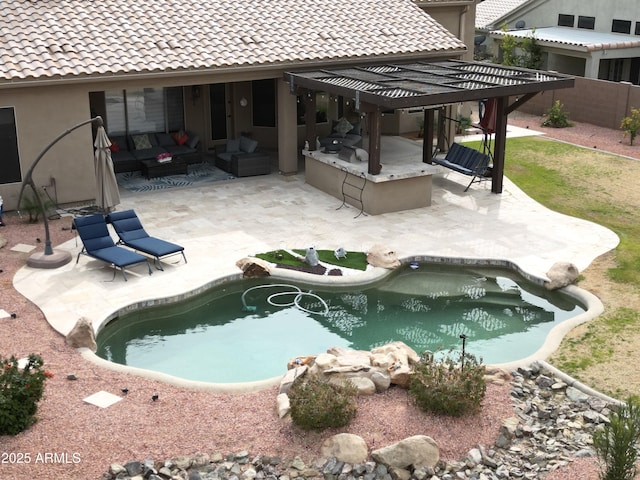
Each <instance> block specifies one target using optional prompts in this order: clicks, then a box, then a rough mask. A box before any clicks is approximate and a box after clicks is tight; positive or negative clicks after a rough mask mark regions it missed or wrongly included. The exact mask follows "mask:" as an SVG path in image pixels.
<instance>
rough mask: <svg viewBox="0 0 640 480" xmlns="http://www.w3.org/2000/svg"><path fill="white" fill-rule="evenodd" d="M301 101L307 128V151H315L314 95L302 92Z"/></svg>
mask: <svg viewBox="0 0 640 480" xmlns="http://www.w3.org/2000/svg"><path fill="white" fill-rule="evenodd" d="M302 101H303V102H304V108H305V110H304V121H305V124H306V126H307V130H306V131H307V139H306V140H307V142H309V151H311V150H315V149H316V138H317V136H318V134H317V132H316V94H315V92H314V91H312V90H306V89H305V90H303V94H302Z"/></svg>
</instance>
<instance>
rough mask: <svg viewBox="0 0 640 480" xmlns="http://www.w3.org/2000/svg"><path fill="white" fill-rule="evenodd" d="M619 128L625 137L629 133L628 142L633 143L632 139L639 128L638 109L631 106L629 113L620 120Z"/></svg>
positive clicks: (639, 114) (639, 112) (639, 111)
mask: <svg viewBox="0 0 640 480" xmlns="http://www.w3.org/2000/svg"><path fill="white" fill-rule="evenodd" d="M620 128H621V129H622V130H623V135H624V136H625V137H626V136H627V135H629V144H630V145H633V141H634V140H635V138H636V136H637V135H638V130H640V109H638V108H632V109H631V115H629V116H628V117H624V118H623V119H622V121H621V122H620Z"/></svg>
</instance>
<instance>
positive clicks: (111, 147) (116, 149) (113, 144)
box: [109, 142, 120, 152]
mask: <svg viewBox="0 0 640 480" xmlns="http://www.w3.org/2000/svg"><path fill="white" fill-rule="evenodd" d="M109 150H111V151H112V152H119V151H120V145H118V143H117V142H111V145H109Z"/></svg>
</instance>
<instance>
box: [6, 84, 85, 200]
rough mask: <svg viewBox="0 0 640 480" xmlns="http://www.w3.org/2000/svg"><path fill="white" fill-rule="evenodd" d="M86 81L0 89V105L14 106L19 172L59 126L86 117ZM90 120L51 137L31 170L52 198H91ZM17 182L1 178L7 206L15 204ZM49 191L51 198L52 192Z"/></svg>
mask: <svg viewBox="0 0 640 480" xmlns="http://www.w3.org/2000/svg"><path fill="white" fill-rule="evenodd" d="M87 87H88V86H87V85H85V86H75V85H73V86H72V85H67V86H53V87H51V86H42V87H38V88H16V89H11V90H0V106H1V107H14V109H15V116H16V133H17V139H18V152H19V156H20V168H21V171H22V177H23V178H24V176H25V174H26V173H27V171H28V170H29V168H30V167H31V165H32V164H33V163H34V161H35V160H36V158H37V157H38V155H39V154H40V153H41V152H42V151H43V149H44V148H45V147H46V146H47V145H48V144H49V143H51V142H52V141H53V140H54V139H55V138H56V137H58V136H59V135H61V134H62V133H63V132H64V131H65V130H67V129H69V128H71V127H73V126H75V125H77V124H79V123H81V122H83V121H87V120H89V119H90V118H91V112H90V109H89V95H88V93H89V92H88V88H87ZM93 163H94V160H93V145H92V135H91V126H90V125H86V126H83V127H80V128H79V129H77V130H75V131H73V132H71V133H70V134H69V135H67V136H65V137H64V138H62V139H61V140H60V141H59V142H57V143H56V144H55V145H54V146H53V147H52V148H51V149H50V150H49V151H48V152H47V153H46V154H45V155H44V156H43V157H42V159H41V161H40V162H39V163H38V166H37V167H36V168H35V169H34V171H33V180H34V183H35V185H36V187H40V186H44V185H51V181H50V179H51V178H53V179H54V183H55V186H52V187H51V188H48V189H47V191H48V192H49V193H50V194H51V195H52V197H53V196H55V197H57V201H58V203H69V202H77V201H84V200H92V199H94V198H95V190H96V186H95V170H94V164H93ZM20 188H21V183H12V184H3V185H2V197H3V200H4V206H5V209H7V210H14V209H17V206H18V196H19V194H20ZM55 197H54V200H56V198H55Z"/></svg>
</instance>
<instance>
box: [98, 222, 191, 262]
mask: <svg viewBox="0 0 640 480" xmlns="http://www.w3.org/2000/svg"><path fill="white" fill-rule="evenodd" d="M106 221H107V222H108V223H111V225H113V228H114V230H115V231H116V234H118V237H119V238H120V240H119V241H118V244H120V245H124V246H126V247H129V248H132V249H134V250H136V251H138V252H142V253H146V254H147V255H150V256H152V257H153V258H154V264H155V267H156V268H157V269H158V270H164V268H163V267H162V261H161V258H164V257H168V256H171V255H178V254H182V258H183V260H184V263H187V257H186V256H185V254H184V247H183V246H181V245H178V244H176V243H172V242H168V241H166V240H162V239H160V238H156V237H152V236H150V235H149V234H148V233H147V232H146V231H145V229H144V227H143V226H142V223H141V222H140V219H139V218H138V215H137V214H136V212H135V211H134V210H123V211H121V212H113V213H110V214H109V215H107V218H106Z"/></svg>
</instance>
